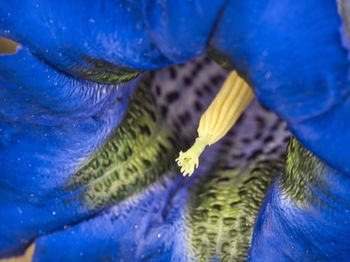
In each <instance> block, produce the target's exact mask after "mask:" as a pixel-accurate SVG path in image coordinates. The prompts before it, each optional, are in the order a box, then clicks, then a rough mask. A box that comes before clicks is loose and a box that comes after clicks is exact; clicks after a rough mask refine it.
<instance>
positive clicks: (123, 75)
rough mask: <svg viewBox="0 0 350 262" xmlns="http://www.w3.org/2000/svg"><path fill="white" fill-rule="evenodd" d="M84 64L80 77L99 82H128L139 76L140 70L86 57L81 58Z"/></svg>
mask: <svg viewBox="0 0 350 262" xmlns="http://www.w3.org/2000/svg"><path fill="white" fill-rule="evenodd" d="M82 60H83V61H84V62H85V64H86V66H85V67H86V68H84V69H83V70H80V71H82V73H81V74H80V77H82V78H83V79H85V80H89V81H92V82H96V83H101V84H118V83H123V82H128V81H130V80H131V79H134V78H135V77H137V76H139V75H140V74H141V73H142V72H141V71H137V70H132V69H129V68H125V67H121V66H115V65H112V64H110V63H108V62H106V61H96V60H94V61H91V60H89V59H87V58H82Z"/></svg>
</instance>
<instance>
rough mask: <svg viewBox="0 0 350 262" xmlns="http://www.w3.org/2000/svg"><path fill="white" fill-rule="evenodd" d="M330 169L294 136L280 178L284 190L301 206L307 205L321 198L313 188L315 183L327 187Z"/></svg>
mask: <svg viewBox="0 0 350 262" xmlns="http://www.w3.org/2000/svg"><path fill="white" fill-rule="evenodd" d="M328 169H329V167H328V166H327V165H325V164H324V163H323V162H322V161H321V160H320V159H318V158H317V157H315V156H314V155H313V154H312V153H311V152H310V151H308V150H307V149H305V148H304V147H303V146H302V145H301V144H300V143H299V142H298V141H297V140H296V139H295V138H294V137H293V138H292V139H291V141H290V143H289V145H288V153H287V160H286V165H285V169H284V172H283V173H282V178H281V179H280V187H281V188H282V192H285V194H286V195H287V196H288V197H289V198H290V199H292V200H293V201H294V202H296V203H297V204H298V205H299V206H300V207H307V206H309V204H308V203H309V202H312V201H314V200H317V199H319V198H318V197H317V196H315V195H314V193H313V192H312V190H311V188H312V187H313V186H315V185H317V187H318V188H325V185H326V183H325V182H324V181H323V179H324V175H325V174H327V173H328V172H329V170H328Z"/></svg>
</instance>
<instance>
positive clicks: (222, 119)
mask: <svg viewBox="0 0 350 262" xmlns="http://www.w3.org/2000/svg"><path fill="white" fill-rule="evenodd" d="M253 97H254V94H253V92H252V90H251V88H250V87H249V85H248V84H247V83H246V82H245V81H244V80H243V79H242V78H240V77H239V76H238V74H237V72H236V71H232V72H231V73H230V74H229V76H228V77H227V78H226V80H225V83H224V84H223V85H222V87H221V89H220V91H219V93H218V94H217V95H216V97H215V98H214V100H213V102H212V103H211V104H210V106H209V107H208V109H207V110H206V111H205V112H204V114H203V115H202V117H201V119H200V121H199V126H198V129H197V132H198V137H197V138H196V141H195V143H194V144H193V146H192V147H191V148H190V149H189V150H187V151H186V152H182V151H181V152H180V154H179V157H178V158H177V159H176V162H177V164H178V165H179V166H180V167H181V169H180V171H181V173H183V175H184V176H186V175H187V174H188V175H192V173H193V172H194V170H195V169H196V168H197V167H198V161H199V160H198V159H199V156H200V154H201V153H202V152H203V150H204V149H205V147H206V146H208V145H209V146H210V145H212V144H214V143H216V142H217V141H218V140H220V139H221V138H222V137H223V136H225V135H226V133H227V132H228V131H229V130H230V129H231V127H232V126H233V125H234V124H235V123H236V121H237V119H238V118H239V116H240V115H241V114H242V113H243V111H244V110H245V109H246V107H247V106H248V105H249V103H250V102H251V101H252V99H253Z"/></svg>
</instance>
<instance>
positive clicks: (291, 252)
mask: <svg viewBox="0 0 350 262" xmlns="http://www.w3.org/2000/svg"><path fill="white" fill-rule="evenodd" d="M349 188H350V181H349V178H348V175H347V174H343V173H340V172H339V171H336V170H334V169H332V168H331V167H329V166H327V165H326V164H325V163H323V162H322V161H321V160H319V159H318V158H317V157H315V156H314V155H313V154H312V153H310V152H309V151H307V150H306V149H305V148H303V146H302V145H301V144H299V142H297V140H296V139H292V140H291V143H290V145H289V148H288V155H287V162H286V165H285V170H284V172H283V174H282V176H281V177H280V178H279V179H278V180H276V182H275V183H274V184H273V186H272V187H271V188H270V191H269V193H268V195H267V197H266V199H265V201H264V204H263V206H262V209H261V210H260V214H259V216H258V219H257V222H256V226H255V229H254V235H253V241H252V247H251V250H250V253H249V261H261V260H264V259H266V258H269V260H271V261H301V260H304V261H346V260H348V257H349V245H350V215H349V214H350V212H349V210H350V205H349V198H350V194H349V192H350V191H349Z"/></svg>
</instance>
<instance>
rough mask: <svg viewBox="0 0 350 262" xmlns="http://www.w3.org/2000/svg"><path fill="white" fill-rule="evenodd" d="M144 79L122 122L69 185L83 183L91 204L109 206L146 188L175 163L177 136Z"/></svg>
mask: <svg viewBox="0 0 350 262" xmlns="http://www.w3.org/2000/svg"><path fill="white" fill-rule="evenodd" d="M148 86H149V83H147V82H146V80H143V81H142V82H141V83H140V84H139V87H138V89H137V90H136V91H135V93H134V94H133V96H132V98H131V99H130V101H129V106H128V110H127V113H126V115H125V117H124V120H123V122H122V123H121V124H120V126H119V127H118V128H117V129H116V130H115V131H114V132H113V134H112V135H111V136H110V137H109V139H107V141H106V142H105V143H104V145H102V146H101V147H100V149H99V150H98V151H97V152H96V153H94V155H92V156H91V157H90V159H89V160H88V161H86V162H85V163H84V164H83V165H82V166H81V168H80V169H79V170H78V172H77V173H76V175H75V176H74V177H73V179H72V180H71V181H70V187H73V188H79V187H82V186H86V188H85V190H84V193H83V197H84V199H85V201H86V203H87V204H88V205H89V206H90V207H95V206H98V207H102V206H110V205H111V204H113V203H115V202H117V201H120V200H122V199H124V198H125V197H127V196H130V195H131V194H133V193H135V192H138V191H139V190H141V189H143V188H145V187H146V186H147V185H148V184H150V183H153V182H155V181H156V180H157V179H159V177H160V176H162V175H164V174H165V172H166V171H167V170H169V168H170V166H171V165H173V164H174V159H175V156H176V154H177V152H178V139H177V138H176V135H175V133H174V132H173V131H171V129H170V128H169V126H167V125H166V124H165V122H164V121H162V119H161V116H160V114H159V113H158V110H157V107H156V106H155V101H154V98H153V97H152V95H151V93H150V92H149V91H148Z"/></svg>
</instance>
